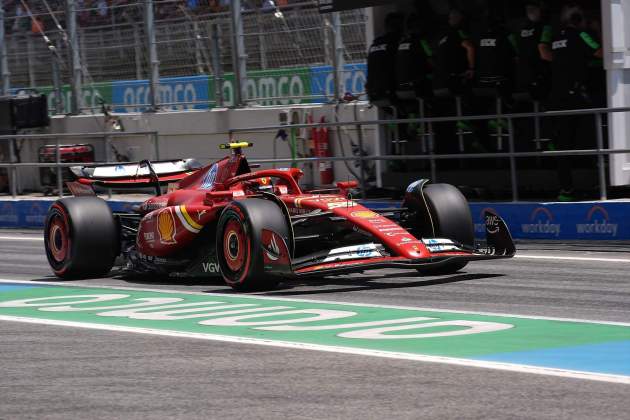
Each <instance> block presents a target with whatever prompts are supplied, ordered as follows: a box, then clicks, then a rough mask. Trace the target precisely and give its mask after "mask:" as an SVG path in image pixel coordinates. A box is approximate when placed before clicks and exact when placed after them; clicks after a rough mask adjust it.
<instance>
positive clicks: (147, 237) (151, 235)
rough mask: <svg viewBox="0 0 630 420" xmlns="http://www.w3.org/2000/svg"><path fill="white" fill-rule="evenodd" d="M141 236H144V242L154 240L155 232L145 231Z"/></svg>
mask: <svg viewBox="0 0 630 420" xmlns="http://www.w3.org/2000/svg"><path fill="white" fill-rule="evenodd" d="M143 236H144V240H145V241H146V242H153V241H155V233H153V232H145V233H144V235H143Z"/></svg>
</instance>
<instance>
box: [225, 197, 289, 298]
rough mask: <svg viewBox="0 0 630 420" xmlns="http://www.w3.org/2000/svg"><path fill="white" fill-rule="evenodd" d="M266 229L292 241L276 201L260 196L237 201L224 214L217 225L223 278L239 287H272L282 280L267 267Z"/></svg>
mask: <svg viewBox="0 0 630 420" xmlns="http://www.w3.org/2000/svg"><path fill="white" fill-rule="evenodd" d="M263 229H266V230H270V231H272V232H275V233H277V234H278V235H280V236H281V237H282V238H283V240H284V241H285V243H287V244H290V241H291V239H292V238H291V235H290V229H289V226H288V222H287V220H286V218H285V216H284V214H283V212H282V210H281V209H280V208H279V207H278V205H277V204H275V203H274V202H273V201H269V200H264V199H259V198H251V199H248V200H242V201H235V202H233V203H231V204H230V205H229V206H227V207H226V208H225V209H224V210H223V212H222V213H221V216H220V218H219V222H218V224H217V244H216V249H217V260H218V262H219V267H220V268H221V275H222V276H223V279H224V280H225V282H226V283H227V284H228V285H230V286H231V287H232V288H234V289H235V290H238V291H251V290H264V289H271V288H274V287H275V286H277V284H278V282H279V278H278V277H277V276H274V275H271V274H269V273H266V272H265V269H264V259H263V258H264V257H263V243H262V232H263ZM289 249H291V247H290V246H289Z"/></svg>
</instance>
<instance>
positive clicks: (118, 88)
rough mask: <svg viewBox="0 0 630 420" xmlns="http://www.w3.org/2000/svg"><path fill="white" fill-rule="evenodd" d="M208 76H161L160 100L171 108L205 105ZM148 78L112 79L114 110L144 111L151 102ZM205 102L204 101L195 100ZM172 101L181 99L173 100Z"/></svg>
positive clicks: (190, 107) (200, 107) (206, 104)
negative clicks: (114, 80)
mask: <svg viewBox="0 0 630 420" xmlns="http://www.w3.org/2000/svg"><path fill="white" fill-rule="evenodd" d="M209 80H210V78H209V77H208V76H184V77H164V78H161V79H160V84H159V87H158V90H159V92H158V95H159V101H160V103H162V104H170V105H164V106H163V108H167V109H170V110H173V111H177V110H180V111H183V110H191V109H208V108H209V105H208V103H207V102H208V100H209V94H208V83H209ZM150 91H151V89H150V86H149V81H148V80H123V81H116V82H112V103H114V104H115V105H114V109H113V111H114V112H121V113H124V112H143V111H146V110H147V107H146V106H140V105H137V104H149V103H150V96H149V95H150ZM194 102H204V103H194ZM175 103H180V104H179V105H178V104H175Z"/></svg>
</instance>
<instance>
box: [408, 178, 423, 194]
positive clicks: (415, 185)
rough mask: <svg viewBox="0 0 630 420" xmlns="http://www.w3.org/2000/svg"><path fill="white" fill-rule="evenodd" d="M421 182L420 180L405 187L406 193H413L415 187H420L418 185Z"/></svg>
mask: <svg viewBox="0 0 630 420" xmlns="http://www.w3.org/2000/svg"><path fill="white" fill-rule="evenodd" d="M421 182H422V181H421V180H419V181H415V182H412V183H411V184H409V186H408V187H407V192H408V193H410V192H413V191H414V190H415V189H416V187H417V186H418V185H420V183H421Z"/></svg>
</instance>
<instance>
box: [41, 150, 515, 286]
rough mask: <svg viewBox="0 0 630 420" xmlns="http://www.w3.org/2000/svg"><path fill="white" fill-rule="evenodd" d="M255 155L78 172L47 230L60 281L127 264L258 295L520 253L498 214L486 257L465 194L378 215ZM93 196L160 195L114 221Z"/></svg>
mask: <svg viewBox="0 0 630 420" xmlns="http://www.w3.org/2000/svg"><path fill="white" fill-rule="evenodd" d="M250 145H251V144H250V143H230V144H226V145H222V148H225V149H228V148H229V149H232V154H231V156H229V157H226V158H224V159H222V160H220V161H218V162H216V163H214V164H211V165H208V166H205V167H201V166H200V165H198V164H197V163H196V162H195V161H194V160H177V161H165V162H164V161H163V162H154V163H151V162H148V161H143V162H140V163H138V164H125V165H118V166H80V167H74V168H72V172H73V173H74V174H75V176H76V177H77V180H76V181H75V182H70V183H68V186H69V188H70V189H71V191H72V192H73V194H74V195H75V197H70V198H63V199H61V200H58V201H56V202H55V203H54V204H53V205H52V207H51V209H50V211H49V214H48V217H47V219H46V227H45V247H46V255H47V257H48V261H49V262H50V265H51V267H52V269H53V271H54V273H55V274H56V275H57V276H60V277H63V278H82V277H83V278H85V277H95V276H99V275H104V274H106V273H108V272H109V271H110V270H111V269H112V267H113V266H114V264H115V262H116V261H117V258H118V257H122V261H124V263H123V265H122V267H123V268H124V269H126V270H127V271H130V272H135V273H157V274H162V275H169V276H171V277H189V276H222V277H223V279H224V280H225V282H226V283H227V284H229V285H230V286H232V287H233V288H234V289H237V290H252V289H262V288H270V287H273V286H274V285H275V284H277V283H278V282H279V281H281V280H283V279H290V278H292V277H301V276H323V275H331V274H342V273H352V272H361V271H364V270H368V269H376V268H392V267H395V268H403V269H404V268H406V269H417V270H418V271H420V272H421V273H423V274H424V273H426V274H449V273H453V272H456V271H458V270H461V269H462V268H464V266H466V264H468V263H469V262H471V261H476V260H486V259H494V258H509V257H511V256H513V255H514V253H515V247H514V244H513V242H512V238H511V236H510V233H509V231H508V229H507V227H506V225H505V223H504V222H503V220H501V218H500V217H498V216H497V215H496V214H493V213H491V212H487V213H486V215H485V218H486V220H485V221H486V235H487V246H485V247H484V248H475V243H474V233H473V222H472V218H471V215H470V210H469V207H468V203H467V201H466V199H465V198H464V197H463V196H462V194H461V193H460V192H459V191H458V190H457V189H456V188H455V187H453V186H450V185H447V184H429V183H428V182H427V181H425V180H421V181H416V182H414V183H413V184H411V185H410V186H409V187H408V188H407V191H406V194H405V198H404V201H403V203H402V207H400V208H390V209H380V210H370V209H368V208H366V207H364V206H363V205H361V204H359V203H358V202H357V201H355V200H353V199H351V198H349V197H351V196H350V195H349V192H350V190H351V189H352V188H355V187H356V182H340V183H337V187H338V188H337V189H336V193H335V194H321V193H316V192H304V191H302V190H301V189H300V186H299V184H298V182H299V180H300V178H301V177H302V175H303V173H302V171H300V170H299V169H295V168H291V169H268V170H259V171H254V172H252V171H251V169H250V168H251V166H250V165H249V164H248V162H247V159H246V157H245V156H244V155H243V154H242V151H241V149H242V148H244V147H247V146H250ZM167 183H169V188H168V192H167V193H166V194H162V193H161V190H162V185H163V184H167ZM92 185H100V186H106V187H130V186H135V187H139V186H145V187H146V186H151V185H153V186H155V189H156V196H155V197H152V198H150V199H148V200H147V201H145V202H144V203H142V204H141V205H139V206H138V207H137V208H136V209H135V211H134V212H133V213H112V211H111V210H110V207H109V206H108V205H107V203H106V202H105V201H104V200H102V199H100V198H98V197H96V196H95V195H94V191H93V189H92ZM118 261H120V259H118Z"/></svg>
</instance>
